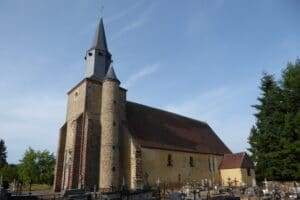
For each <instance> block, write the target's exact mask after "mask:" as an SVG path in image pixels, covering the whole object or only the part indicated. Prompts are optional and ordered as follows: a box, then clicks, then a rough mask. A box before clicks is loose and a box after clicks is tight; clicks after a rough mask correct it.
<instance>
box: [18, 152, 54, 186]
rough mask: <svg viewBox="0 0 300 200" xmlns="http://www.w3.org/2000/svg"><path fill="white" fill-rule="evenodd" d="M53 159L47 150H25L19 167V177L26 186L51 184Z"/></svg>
mask: <svg viewBox="0 0 300 200" xmlns="http://www.w3.org/2000/svg"><path fill="white" fill-rule="evenodd" d="M54 165H55V159H54V155H53V153H50V152H49V151H47V150H44V151H35V150H33V149H32V148H29V149H28V150H26V152H25V154H24V157H23V159H22V160H21V161H20V165H19V177H20V179H21V180H22V181H23V182H24V183H26V184H32V183H39V184H48V185H50V184H52V182H53V177H54V174H53V173H54Z"/></svg>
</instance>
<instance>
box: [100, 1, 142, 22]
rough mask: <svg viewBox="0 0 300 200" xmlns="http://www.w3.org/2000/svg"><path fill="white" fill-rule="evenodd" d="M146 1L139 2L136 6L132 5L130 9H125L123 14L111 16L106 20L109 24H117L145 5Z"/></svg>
mask: <svg viewBox="0 0 300 200" xmlns="http://www.w3.org/2000/svg"><path fill="white" fill-rule="evenodd" d="M144 2H145V0H138V1H137V2H136V3H135V4H133V5H131V6H130V7H128V8H125V9H123V10H122V11H121V12H118V13H117V14H113V15H111V16H108V18H107V19H106V20H105V21H106V23H107V24H110V23H113V22H116V21H118V20H120V19H122V18H123V17H125V16H127V15H129V14H131V13H133V12H134V11H135V10H136V9H137V8H139V7H140V6H142V5H143V4H144Z"/></svg>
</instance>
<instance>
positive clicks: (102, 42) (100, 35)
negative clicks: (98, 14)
mask: <svg viewBox="0 0 300 200" xmlns="http://www.w3.org/2000/svg"><path fill="white" fill-rule="evenodd" d="M91 49H99V50H102V51H108V49H107V42H106V36H105V31H104V24H103V19H102V18H101V19H100V22H99V24H98V26H97V30H96V34H95V38H94V41H93V44H92V47H91Z"/></svg>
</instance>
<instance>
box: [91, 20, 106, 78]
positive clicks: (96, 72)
mask: <svg viewBox="0 0 300 200" xmlns="http://www.w3.org/2000/svg"><path fill="white" fill-rule="evenodd" d="M111 63H112V60H111V54H110V53H109V51H108V48H107V42H106V35H105V30H104V23H103V19H102V18H101V19H100V21H99V23H98V25H97V29H96V34H95V38H94V40H93V43H92V46H91V48H89V49H88V50H87V52H86V56H85V66H86V70H85V77H87V78H93V79H97V80H99V81H102V80H103V78H104V77H105V75H106V73H107V71H108V68H109V66H110V64H111Z"/></svg>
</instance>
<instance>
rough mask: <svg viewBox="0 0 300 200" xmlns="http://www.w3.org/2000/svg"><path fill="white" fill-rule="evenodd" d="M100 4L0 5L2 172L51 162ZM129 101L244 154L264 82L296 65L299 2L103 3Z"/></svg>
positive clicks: (10, 1) (21, 1) (25, 1)
mask: <svg viewBox="0 0 300 200" xmlns="http://www.w3.org/2000/svg"><path fill="white" fill-rule="evenodd" d="M99 2H100V1H99V0H63V1H62V0H51V1H41V0H1V1H0V68H1V73H0V91H1V98H0V138H4V139H5V141H6V144H7V147H8V160H9V162H18V160H19V159H20V158H21V157H22V154H23V152H24V150H25V149H26V148H28V147H29V146H31V147H33V148H35V149H49V150H50V151H53V152H55V151H56V147H57V137H58V129H59V127H60V126H61V125H62V124H63V123H64V120H65V114H66V92H67V91H68V90H69V89H70V88H72V87H73V86H74V85H75V84H76V83H78V82H79V81H80V80H81V79H82V78H83V76H84V59H83V58H84V53H85V51H86V49H87V48H89V47H90V44H91V41H92V37H93V35H94V32H95V27H96V24H97V20H98V19H99V11H100V5H99ZM102 2H104V5H105V9H104V14H103V15H104V22H105V26H106V34H107V39H108V45H109V49H110V51H111V53H112V55H113V59H114V67H115V70H116V72H117V75H118V77H119V79H120V80H121V82H122V85H123V86H124V87H126V88H127V89H128V99H129V100H131V101H136V102H139V103H143V104H147V105H150V106H154V107H158V108H162V109H166V110H169V111H173V112H177V113H179V114H182V115H187V116H189V117H192V118H196V119H199V120H202V121H206V122H208V123H209V124H210V125H211V127H212V128H213V129H214V130H215V132H216V133H217V134H218V135H219V136H220V137H221V138H222V139H223V141H224V142H225V143H226V144H227V145H228V146H229V147H230V148H231V149H232V150H233V151H234V152H238V151H243V150H245V149H246V148H247V146H248V145H247V137H248V135H249V130H250V128H251V126H252V125H253V123H254V117H253V113H254V110H253V109H252V108H251V105H253V104H255V103H256V102H257V101H256V98H257V96H258V95H259V89H258V85H259V79H260V78H261V75H262V72H264V71H266V72H270V73H275V74H276V75H277V77H278V75H279V74H280V72H281V69H282V68H283V67H284V66H285V65H286V63H287V62H288V61H294V60H295V59H296V58H297V56H299V55H300V53H299V49H300V38H299V35H300V26H299V19H300V12H299V9H300V1H297V0H286V1H280V0H257V1H250V0H231V1H225V0H188V1H179V0H178V1H177V0H176V1H174V0H151V1H150V0H122V1H120V0H118V1H117V0H109V1H108V0H102Z"/></svg>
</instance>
